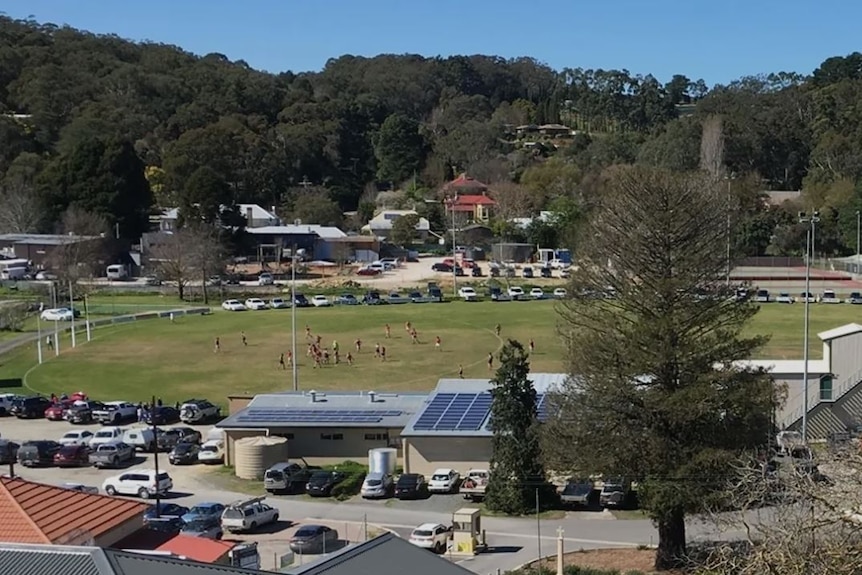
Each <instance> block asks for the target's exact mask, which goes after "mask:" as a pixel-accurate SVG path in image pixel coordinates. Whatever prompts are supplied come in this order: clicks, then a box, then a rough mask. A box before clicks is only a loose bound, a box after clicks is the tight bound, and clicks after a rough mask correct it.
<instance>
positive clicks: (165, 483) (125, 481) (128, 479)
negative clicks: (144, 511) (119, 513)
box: [102, 469, 174, 499]
mask: <svg viewBox="0 0 862 575" xmlns="http://www.w3.org/2000/svg"><path fill="white" fill-rule="evenodd" d="M173 488H174V482H173V480H172V479H171V476H170V475H168V474H167V473H165V472H161V473H159V475H158V479H157V478H156V472H155V470H153V469H135V470H134V471H128V472H126V473H123V474H122V475H115V476H113V477H109V478H107V479H105V481H104V482H102V491H104V492H105V493H107V494H108V495H137V496H138V497H140V498H141V499H149V498H150V497H151V496H153V495H155V494H156V493H158V494H160V495H167V494H168V493H170V492H171V489H173Z"/></svg>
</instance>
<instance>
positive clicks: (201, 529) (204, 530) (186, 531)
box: [180, 517, 224, 539]
mask: <svg viewBox="0 0 862 575" xmlns="http://www.w3.org/2000/svg"><path fill="white" fill-rule="evenodd" d="M180 534H182V535H188V536H191V537H204V538H206V539H221V538H222V537H224V530H223V529H222V527H221V521H220V520H219V519H218V518H217V517H215V518H212V517H211V518H207V519H195V520H194V521H187V522H185V523H184V524H183V527H182V529H181V530H180Z"/></svg>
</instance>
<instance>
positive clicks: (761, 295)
mask: <svg viewBox="0 0 862 575" xmlns="http://www.w3.org/2000/svg"><path fill="white" fill-rule="evenodd" d="M770 301H772V299H771V298H770V297H769V290H765V289H759V290H757V293H755V294H754V302H755V303H769V302H770Z"/></svg>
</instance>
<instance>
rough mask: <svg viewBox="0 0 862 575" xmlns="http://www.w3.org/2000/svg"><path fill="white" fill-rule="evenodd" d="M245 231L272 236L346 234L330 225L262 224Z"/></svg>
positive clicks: (337, 236)
mask: <svg viewBox="0 0 862 575" xmlns="http://www.w3.org/2000/svg"><path fill="white" fill-rule="evenodd" d="M245 231H246V232H248V233H250V234H254V235H272V236H308V235H315V236H317V237H319V238H321V239H333V238H343V237H346V236H347V234H346V233H344V232H343V231H341V230H340V229H338V228H336V227H332V226H318V225H316V224H313V225H299V226H295V225H287V226H263V227H260V228H247V229H246V230H245Z"/></svg>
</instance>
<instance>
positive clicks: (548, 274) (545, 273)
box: [539, 266, 554, 279]
mask: <svg viewBox="0 0 862 575" xmlns="http://www.w3.org/2000/svg"><path fill="white" fill-rule="evenodd" d="M539 275H541V276H542V277H543V278H545V279H551V278H552V277H554V274H553V273H552V270H551V268H550V267H549V266H542V267H541V268H540V269H539Z"/></svg>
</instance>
